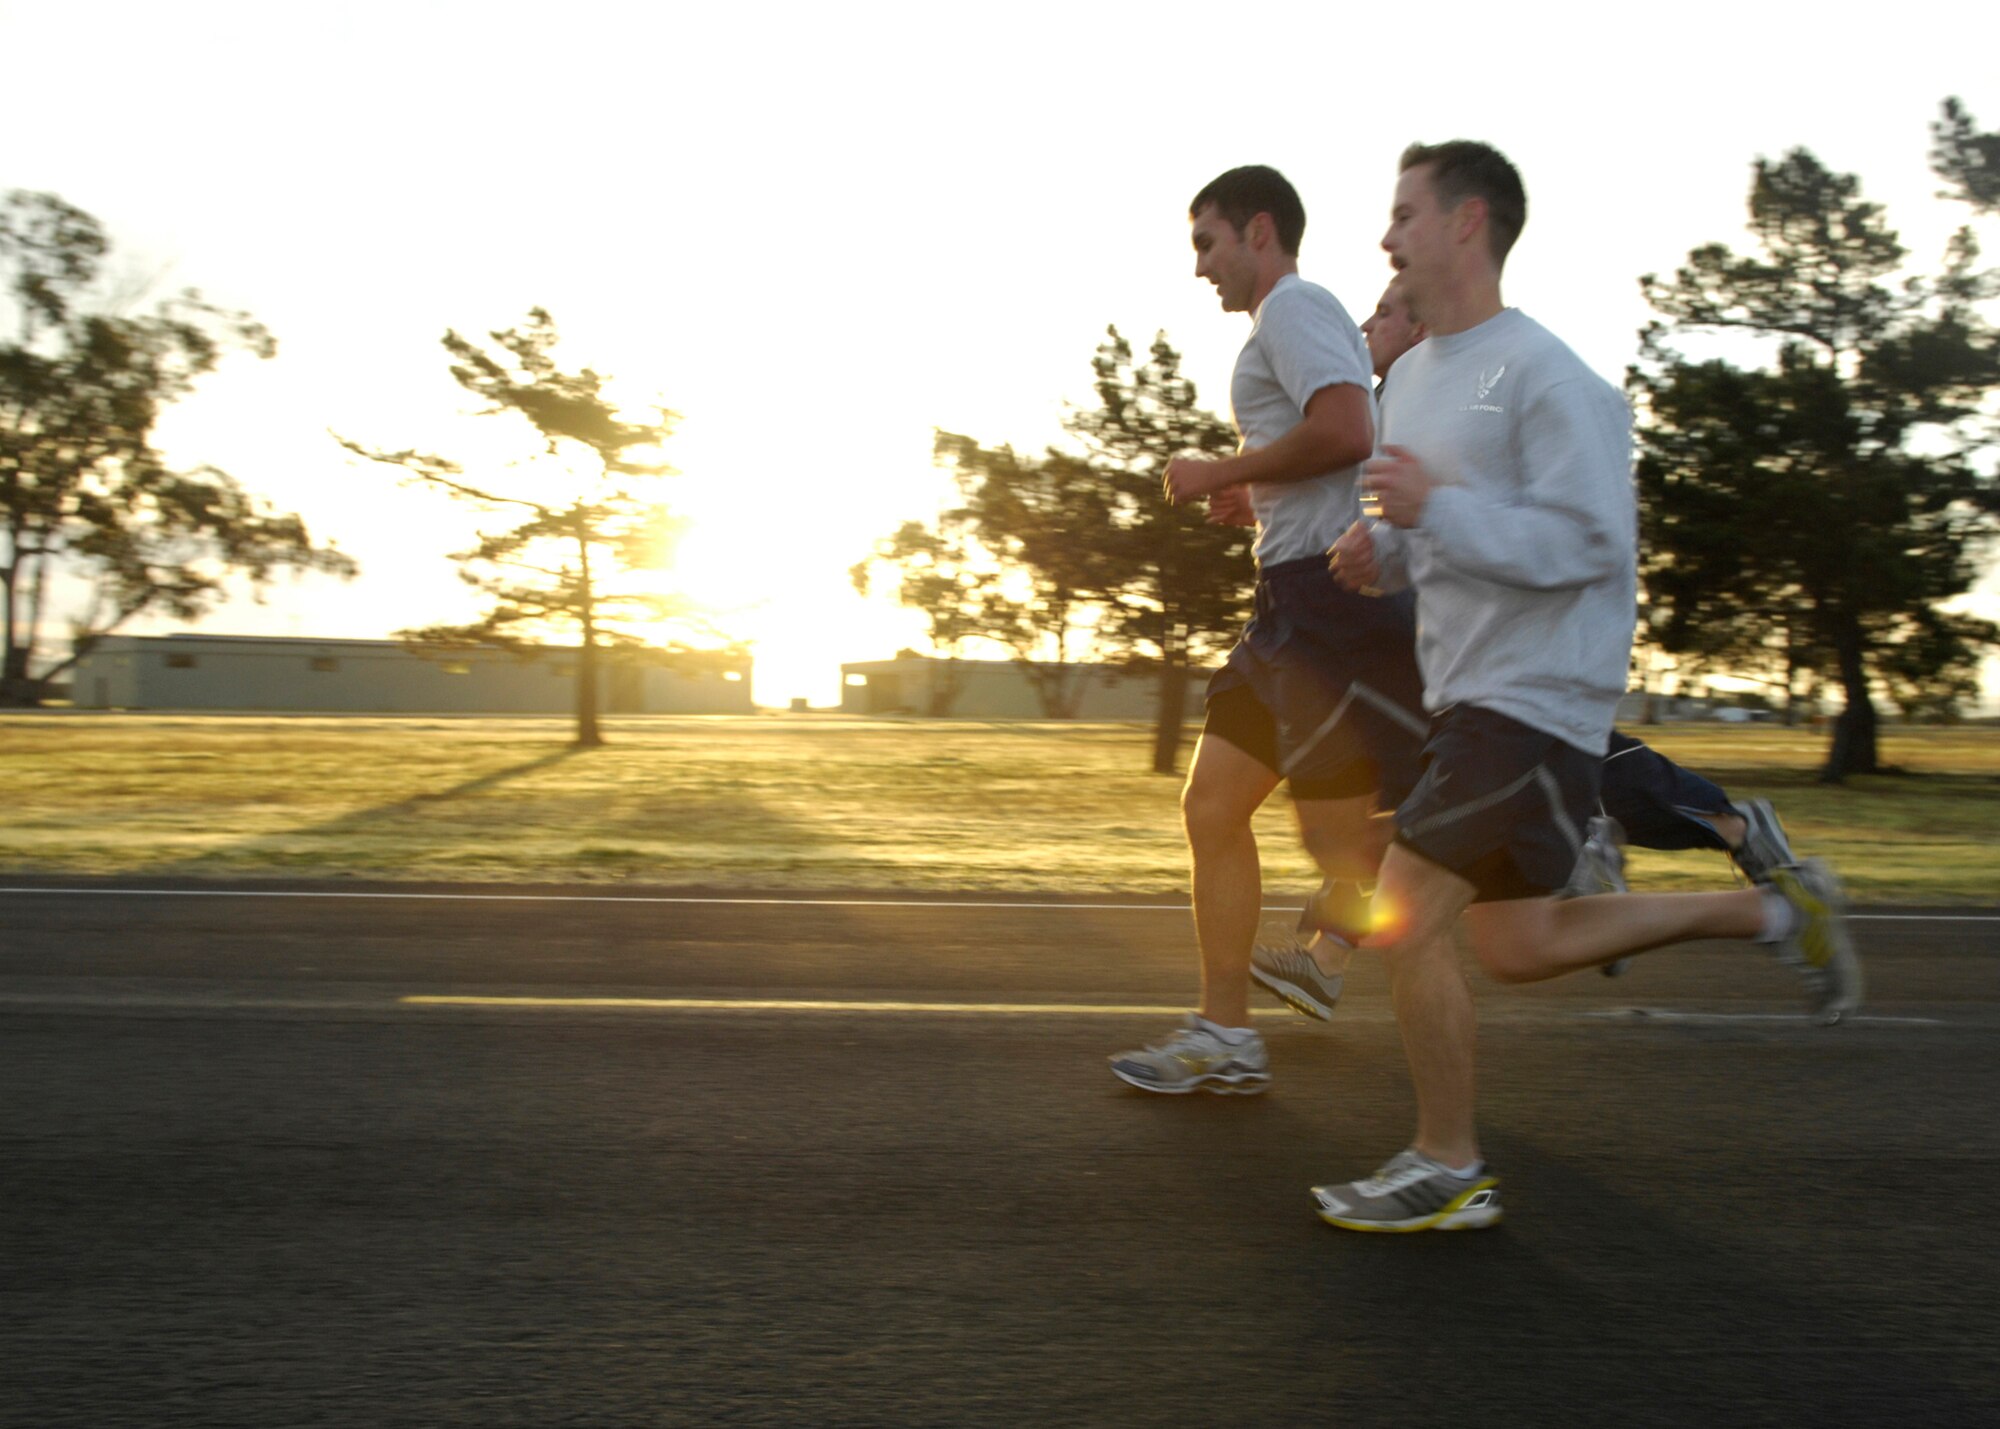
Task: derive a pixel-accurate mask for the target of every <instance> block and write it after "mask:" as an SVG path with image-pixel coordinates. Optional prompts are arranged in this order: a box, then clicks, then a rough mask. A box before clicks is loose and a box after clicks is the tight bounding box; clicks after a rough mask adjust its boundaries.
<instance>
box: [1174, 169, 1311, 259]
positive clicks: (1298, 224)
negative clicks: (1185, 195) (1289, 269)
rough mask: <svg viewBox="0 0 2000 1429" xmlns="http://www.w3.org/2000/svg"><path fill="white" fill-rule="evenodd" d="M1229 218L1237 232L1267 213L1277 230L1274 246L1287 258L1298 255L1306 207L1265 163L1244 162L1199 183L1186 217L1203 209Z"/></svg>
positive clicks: (1196, 216)
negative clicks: (1205, 182) (1200, 188)
mask: <svg viewBox="0 0 2000 1429" xmlns="http://www.w3.org/2000/svg"><path fill="white" fill-rule="evenodd" d="M1211 207H1212V208H1214V209H1215V211H1216V212H1217V213H1219V214H1221V215H1222V216H1223V217H1224V218H1226V219H1228V220H1229V226H1230V227H1231V228H1233V229H1235V230H1236V231H1237V233H1238V234H1241V233H1242V232H1243V230H1244V229H1246V228H1248V227H1249V226H1250V220H1251V219H1253V218H1255V217H1256V216H1257V215H1258V214H1260V213H1268V214H1270V215H1271V222H1272V223H1273V224H1274V225H1276V227H1277V230H1278V246H1279V247H1280V248H1282V249H1284V250H1285V253H1286V255H1287V256H1288V257H1292V258H1296V257H1298V256H1299V242H1300V240H1302V239H1303V238H1304V237H1305V236H1306V206H1305V205H1304V204H1303V203H1301V202H1300V201H1299V191H1298V190H1297V189H1295V188H1293V187H1292V182H1291V180H1290V179H1288V178H1286V177H1285V176H1284V175H1283V174H1281V173H1279V172H1278V171H1277V170H1276V169H1274V168H1272V167H1270V166H1269V165H1268V164H1245V165H1244V166H1243V167H1242V168H1240V169H1231V170H1230V171H1229V172H1228V173H1226V174H1221V175H1218V176H1217V177H1215V178H1213V179H1211V180H1209V181H1208V183H1207V184H1206V185H1204V186H1203V188H1202V191H1201V192H1200V193H1198V194H1196V195H1195V196H1194V202H1193V203H1191V204H1189V205H1188V217H1189V218H1200V217H1201V211H1202V210H1203V209H1205V208H1211Z"/></svg>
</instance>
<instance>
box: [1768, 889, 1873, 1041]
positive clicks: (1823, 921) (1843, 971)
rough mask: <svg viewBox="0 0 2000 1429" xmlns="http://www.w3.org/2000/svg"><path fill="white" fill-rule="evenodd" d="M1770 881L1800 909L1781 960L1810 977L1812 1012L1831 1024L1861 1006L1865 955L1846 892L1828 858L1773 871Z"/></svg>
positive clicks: (1778, 947)
mask: <svg viewBox="0 0 2000 1429" xmlns="http://www.w3.org/2000/svg"><path fill="white" fill-rule="evenodd" d="M1768 882H1769V883H1770V885H1771V887H1772V888H1774V889H1776V890H1777V891H1778V893H1779V894H1780V896H1782V897H1783V898H1784V900H1785V901H1786V902H1787V903H1789V904H1791V905H1792V909H1793V911H1794V912H1795V913H1796V914H1797V920H1796V922H1795V924H1794V925H1793V928H1792V932H1791V936H1790V937H1788V938H1786V939H1785V940H1784V941H1783V942H1781V943H1779V944H1777V945H1776V948H1775V951H1776V953H1777V955H1778V961H1779V962H1781V963H1783V964H1785V965H1786V966H1787V967H1789V968H1791V969H1792V970H1793V971H1794V972H1796V973H1798V975H1799V976H1800V977H1802V978H1804V979H1805V983H1806V994H1807V996H1809V997H1810V998H1811V999H1812V1003H1813V1015H1814V1016H1816V1017H1817V1018H1819V1020H1820V1021H1821V1022H1824V1023H1826V1024H1827V1025H1828V1026H1831V1025H1832V1024H1834V1023H1836V1022H1838V1021H1840V1019H1841V1018H1843V1017H1845V1016H1847V1015H1848V1014H1849V1013H1851V1012H1854V1011H1855V1010H1856V1009H1858V1008H1859V1007H1860V1006H1861V998H1862V994H1863V987H1862V977H1861V958H1860V955H1859V954H1857V953H1856V952H1855V951H1854V939H1853V938H1852V937H1851V936H1850V935H1849V933H1848V931H1847V897H1846V894H1845V893H1844V892H1843V891H1842V890H1841V887H1840V880H1839V879H1838V878H1836V877H1834V874H1833V870H1832V869H1830V868H1828V867H1827V866H1826V864H1825V862H1824V861H1822V860H1820V859H1817V858H1809V859H1807V860H1806V861H1805V862H1804V863H1795V864H1790V865H1787V866H1785V867H1781V868H1774V869H1772V870H1770V874H1769V878H1768Z"/></svg>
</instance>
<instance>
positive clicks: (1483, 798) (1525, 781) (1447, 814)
mask: <svg viewBox="0 0 2000 1429" xmlns="http://www.w3.org/2000/svg"><path fill="white" fill-rule="evenodd" d="M1530 783H1534V784H1538V785H1540V786H1541V790H1542V795H1543V797H1544V798H1546V799H1547V800H1548V801H1549V817H1550V818H1551V819H1552V820H1553V821H1554V823H1555V826H1556V827H1557V828H1558V829H1560V830H1561V831H1562V835H1563V837H1564V838H1565V839H1567V840H1568V841H1569V846H1570V848H1571V849H1573V850H1575V851H1577V852H1579V853H1580V852H1582V850H1583V840H1582V839H1580V838H1578V837H1577V832H1576V825H1575V824H1574V823H1572V822H1571V821H1570V817H1569V812H1568V811H1567V810H1566V809H1564V808H1563V806H1562V788H1561V786H1560V785H1558V784H1557V783H1556V777H1555V775H1553V774H1551V773H1550V772H1549V766H1548V765H1546V764H1537V765H1536V766H1535V767H1534V768H1533V769H1530V770H1529V771H1528V772H1527V773H1526V774H1523V775H1522V776H1521V777H1520V778H1518V779H1516V780H1515V781H1514V782H1513V783H1511V784H1509V785H1507V786H1506V787H1505V788H1502V789H1495V790H1493V791H1492V792H1491V793H1488V794H1482V795H1480V796H1479V797H1478V798H1477V799H1473V800H1470V801H1469V802H1467V803H1463V804H1457V805H1454V806H1453V807H1451V808H1449V809H1445V810H1443V811H1442V812H1440V813H1436V814H1433V815H1431V816H1430V817H1429V818H1428V819H1423V820H1420V821H1419V822H1417V823H1414V824H1412V825H1410V826H1409V827H1408V828H1406V829H1404V830H1403V834H1404V835H1405V836H1406V837H1408V838H1412V839H1417V838H1422V837H1423V836H1424V835H1425V834H1427V833H1430V832H1432V831H1433V830H1436V829H1440V828H1443V827H1444V826H1445V825H1446V824H1455V823H1457V822H1458V821H1459V820H1461V819H1469V818H1471V817H1472V816H1473V815H1474V814H1480V813H1484V812H1485V811H1486V810H1488V809H1490V808H1493V807H1494V806H1495V805H1497V804H1504V803H1506V802H1507V801H1508V800H1509V799H1511V798H1513V797H1514V796H1515V795H1516V794H1518V793H1520V792H1521V791H1522V790H1523V789H1525V788H1527V787H1528V785H1529V784H1530Z"/></svg>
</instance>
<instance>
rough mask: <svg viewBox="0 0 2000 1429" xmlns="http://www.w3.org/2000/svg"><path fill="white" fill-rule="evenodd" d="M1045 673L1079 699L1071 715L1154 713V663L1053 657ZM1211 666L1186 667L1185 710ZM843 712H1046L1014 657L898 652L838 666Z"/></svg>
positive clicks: (992, 715)
mask: <svg viewBox="0 0 2000 1429" xmlns="http://www.w3.org/2000/svg"><path fill="white" fill-rule="evenodd" d="M1037 673H1039V674H1041V675H1043V676H1044V677H1045V678H1048V679H1055V678H1058V677H1060V678H1061V679H1062V680H1063V681H1064V682H1065V683H1064V689H1065V691H1066V692H1067V693H1068V694H1070V695H1072V696H1073V697H1074V700H1075V705H1074V708H1073V711H1072V713H1071V715H1070V718H1073V719H1144V720H1150V719H1152V718H1153V717H1154V715H1155V714H1156V713H1157V711H1158V708H1159V698H1160V694H1159V691H1160V677H1159V676H1158V675H1157V674H1155V673H1154V672H1152V671H1149V670H1121V669H1119V668H1118V667H1116V666H1114V665H1067V666H1057V665H1054V664H1047V665H1041V666H1038V667H1037ZM1209 673H1210V672H1209V671H1207V670H1196V671H1191V672H1190V673H1189V675H1188V703H1187V711H1188V717H1189V718H1190V719H1197V718H1199V717H1200V715H1201V696H1202V691H1203V689H1204V688H1205V687H1206V686H1207V684H1208V677H1209ZM840 677H841V678H840V709H841V712H842V713H843V714H863V715H879V714H913V715H935V716H937V717H939V718H947V719H1048V718H1049V717H1050V716H1049V714H1048V712H1047V708H1046V707H1045V706H1044V704H1043V702H1042V699H1041V697H1040V695H1039V694H1038V693H1037V690H1036V685H1035V678H1034V676H1033V675H1031V674H1030V672H1029V671H1028V670H1026V669H1023V668H1022V666H1021V665H1020V663H1019V662H1017V661H1014V660H939V659H935V658H932V657H931V656H927V655H911V654H905V655H899V656H897V657H896V658H895V659H894V660H864V661H861V662H859V663H857V664H851V665H842V666H841V667H840Z"/></svg>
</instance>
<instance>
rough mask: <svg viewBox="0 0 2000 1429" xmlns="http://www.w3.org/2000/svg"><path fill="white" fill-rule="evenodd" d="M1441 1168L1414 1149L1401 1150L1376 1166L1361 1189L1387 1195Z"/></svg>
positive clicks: (1368, 1193)
mask: <svg viewBox="0 0 2000 1429" xmlns="http://www.w3.org/2000/svg"><path fill="white" fill-rule="evenodd" d="M1439 1169H1442V1168H1439V1167H1434V1166H1432V1165H1431V1164H1430V1163H1429V1162H1428V1161H1425V1160H1423V1159H1421V1158H1420V1157H1418V1155H1417V1154H1416V1153H1415V1152H1413V1151H1399V1152H1397V1153H1396V1154H1395V1155H1394V1156H1391V1157H1390V1158H1389V1159H1388V1160H1387V1161H1385V1162H1383V1163H1382V1164H1381V1165H1380V1166H1378V1167H1376V1168H1375V1174H1374V1175H1373V1176H1370V1177H1369V1178H1368V1179H1367V1180H1366V1181H1363V1182H1362V1183H1361V1185H1360V1188H1359V1189H1360V1190H1361V1191H1362V1192H1363V1193H1364V1194H1365V1195H1370V1196H1381V1195H1386V1194H1387V1193H1388V1192H1390V1191H1393V1190H1395V1189H1397V1188H1398V1187H1400V1186H1407V1185H1409V1184H1410V1183H1411V1182H1413V1181H1421V1180H1423V1179H1424V1178H1425V1177H1426V1176H1429V1175H1430V1174H1431V1173H1432V1172H1433V1171H1434V1170H1439Z"/></svg>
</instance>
